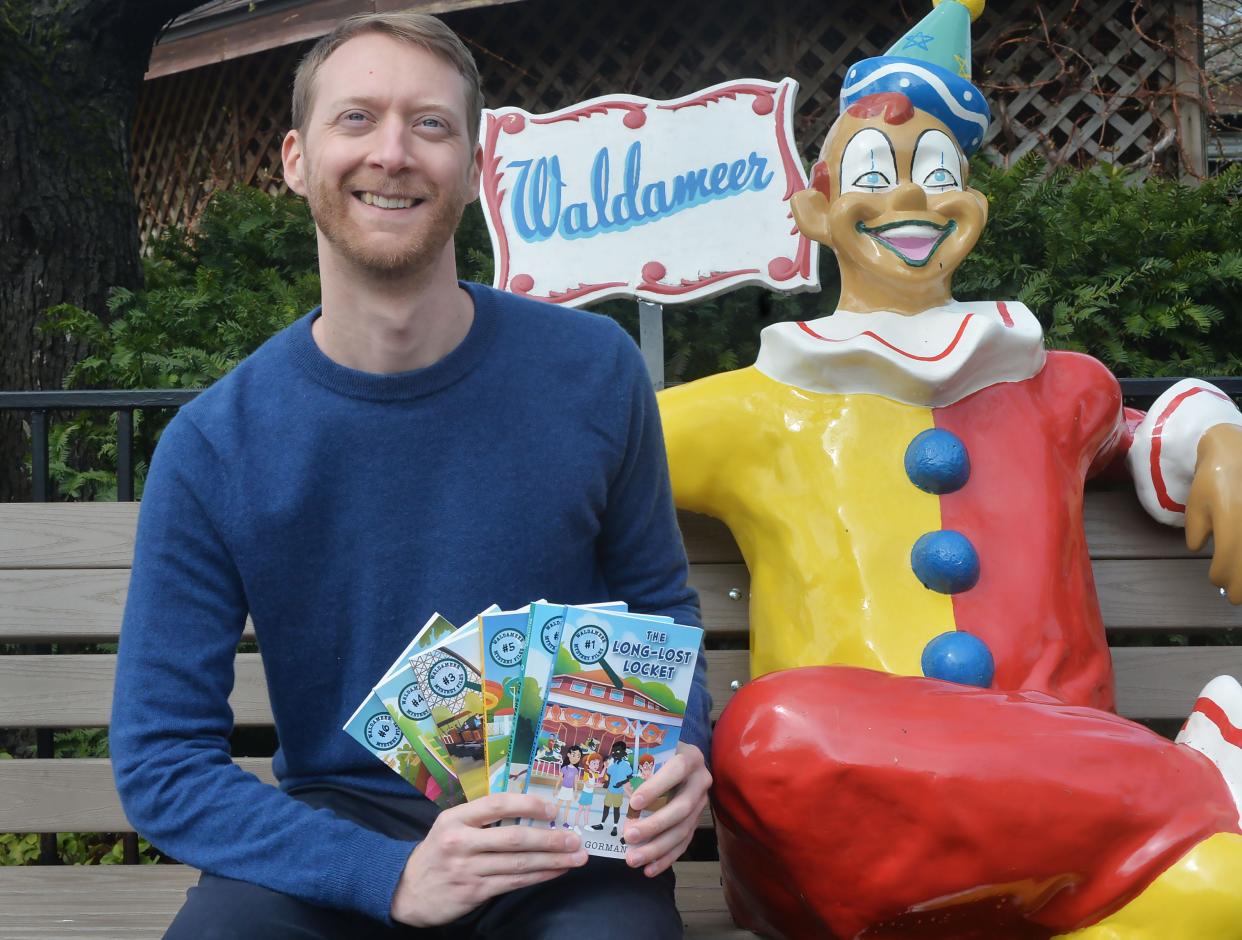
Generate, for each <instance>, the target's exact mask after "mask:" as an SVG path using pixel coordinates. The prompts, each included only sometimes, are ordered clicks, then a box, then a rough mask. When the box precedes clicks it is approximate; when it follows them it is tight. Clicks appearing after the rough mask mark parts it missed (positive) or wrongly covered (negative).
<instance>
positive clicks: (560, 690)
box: [526, 607, 703, 858]
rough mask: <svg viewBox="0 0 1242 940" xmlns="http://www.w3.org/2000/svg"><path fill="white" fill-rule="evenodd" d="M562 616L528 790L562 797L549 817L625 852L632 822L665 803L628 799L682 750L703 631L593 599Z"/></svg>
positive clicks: (598, 850) (597, 850) (596, 845)
mask: <svg viewBox="0 0 1242 940" xmlns="http://www.w3.org/2000/svg"><path fill="white" fill-rule="evenodd" d="M563 616H564V623H563V625H562V627H561V640H560V644H559V646H558V648H557V652H556V657H555V660H554V664H553V669H552V675H551V677H550V679H549V681H548V685H547V694H546V696H545V704H544V709H543V715H542V718H541V720H540V723H539V730H538V735H539V746H538V749H537V752H536V754H535V755H534V757H533V758H532V760H531V763H530V768H529V772H528V775H527V785H526V792H527V793H533V794H536V795H539V796H542V797H544V798H545V799H549V800H552V801H554V802H555V803H556V805H557V807H558V813H557V816H556V818H555V819H554V820H553V821H552V822H551V824H550V825H552V826H561V827H563V828H566V829H573V830H575V831H577V832H579V833H581V834H582V836H583V847H584V848H586V850H587V852H588V853H590V854H592V855H600V856H604V857H611V858H619V857H622V856H624V854H625V827H626V825H627V824H629V823H632V822H634V821H636V820H638V819H639V818H641V817H642V816H645V815H648V814H649V813H650V812H651V811H652V810H655V809H658V808H659V807H660V805H662V803H660V802H657V803H656V804H655V805H653V806H650V807H648V808H647V809H645V810H643V811H642V812H641V813H639V812H637V811H634V810H632V809H630V808H629V799H630V797H631V796H632V795H633V793H634V790H635V789H636V788H638V787H639V786H641V785H642V783H643V781H645V780H647V779H649V778H650V777H651V775H652V774H653V773H655V772H656V771H658V770H659V769H660V768H661V767H662V766H664V764H665V762H666V761H667V760H668V759H669V758H670V757H672V756H673V754H674V753H676V749H677V741H678V739H679V738H680V735H681V725H682V722H683V720H684V719H685V714H686V702H687V700H688V699H689V696H690V686H691V684H692V682H693V679H694V665H695V661H696V660H697V658H698V654H699V646H700V644H701V642H702V638H703V631H702V630H701V629H699V628H698V627H690V626H683V625H681V624H676V623H672V622H671V621H670V620H669V619H668V618H653V617H644V616H638V615H633V614H623V613H617V612H613V611H605V610H591V609H589V608H584V607H567V608H566V609H565V612H564V615H563ZM558 753H559V757H557V756H556V755H557V754H558ZM531 824H532V825H542V823H541V822H533V821H532V823H531Z"/></svg>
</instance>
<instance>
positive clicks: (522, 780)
mask: <svg viewBox="0 0 1242 940" xmlns="http://www.w3.org/2000/svg"><path fill="white" fill-rule="evenodd" d="M588 606H590V607H592V608H598V609H600V610H615V611H620V612H624V611H626V610H628V607H627V605H626V604H625V602H624V601H615V602H609V603H604V604H594V605H588ZM564 623H565V605H564V604H549V603H547V602H545V601H536V602H535V603H533V604H531V605H530V617H529V622H528V626H527V627H526V635H527V637H529V638H530V641H529V642H528V643H527V644H526V648H525V650H524V651H523V657H522V668H521V672H520V675H521V682H520V684H519V685H518V687H517V691H518V696H517V708H516V714H515V718H514V722H513V732H512V734H511V736H510V739H509V760H508V770H507V772H506V774H505V777H506V789H508V790H509V791H511V792H513V793H524V792H525V790H526V774H527V770H528V768H529V766H530V759H531V754H532V753H533V752H534V750H535V742H536V734H535V732H536V730H537V729H538V727H539V719H540V717H541V716H542V715H543V697H544V695H545V694H546V693H547V690H548V677H549V676H550V675H552V663H553V661H554V660H555V659H556V651H557V649H558V648H559V647H560V644H561V627H562V625H563V624H564ZM558 759H559V757H558Z"/></svg>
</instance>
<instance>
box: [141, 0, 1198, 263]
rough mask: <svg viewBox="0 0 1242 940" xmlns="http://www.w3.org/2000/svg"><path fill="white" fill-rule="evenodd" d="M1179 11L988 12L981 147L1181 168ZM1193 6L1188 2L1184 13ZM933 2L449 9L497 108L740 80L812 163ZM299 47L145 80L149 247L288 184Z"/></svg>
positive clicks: (1166, 5) (978, 36)
mask: <svg viewBox="0 0 1242 940" xmlns="http://www.w3.org/2000/svg"><path fill="white" fill-rule="evenodd" d="M1177 4H1178V0H1043V2H1036V3H1032V2H1030V0H989V3H988V8H987V11H986V12H985V14H984V18H983V19H982V20H981V21H980V23H978V24H977V25H976V30H975V44H974V60H975V61H974V75H975V81H976V82H977V83H978V84H979V85H980V86H981V87H982V88H983V89H984V91H985V93H986V94H987V95H988V98H989V101H990V102H991V104H992V109H993V123H992V127H991V130H990V131H989V134H988V137H987V139H986V141H985V150H986V151H987V152H989V153H990V154H991V155H992V156H993V157H994V158H995V159H1013V158H1015V157H1017V156H1020V155H1022V154H1024V153H1026V152H1028V151H1030V150H1038V151H1040V152H1041V153H1043V154H1044V156H1045V157H1046V158H1047V159H1048V160H1049V162H1051V163H1054V164H1062V163H1072V164H1083V163H1088V162H1090V161H1092V160H1097V159H1102V160H1107V161H1109V162H1113V163H1126V164H1135V165H1140V164H1146V163H1147V162H1153V161H1152V157H1153V151H1157V153H1156V158H1155V160H1154V163H1155V165H1156V166H1158V167H1159V168H1160V169H1162V170H1163V171H1165V172H1176V169H1177V162H1178V157H1179V155H1182V154H1183V150H1182V148H1181V146H1180V142H1179V141H1177V139H1176V136H1175V135H1176V132H1177V129H1178V123H1177V119H1176V114H1177V108H1178V107H1181V108H1188V107H1196V106H1197V105H1198V101H1197V97H1196V96H1194V95H1190V96H1187V97H1183V98H1180V99H1179V98H1178V97H1177V96H1176V95H1175V94H1174V88H1175V83H1176V80H1177V76H1176V72H1177V60H1176V58H1175V55H1174V52H1173V37H1174V28H1173V11H1174V7H1175V5H1177ZM1183 5H1184V4H1183ZM929 8H930V4H928V3H924V2H923V0H876V2H874V3H871V4H861V5H860V4H837V3H825V2H823V0H781V2H776V3H773V2H771V0H732V2H723V3H722V2H720V0H676V2H670V0H631V2H627V3H619V2H615V0H614V2H595V3H580V2H576V0H523V2H520V3H510V4H502V5H499V6H492V7H487V8H483V9H479V10H473V11H465V12H460V13H455V14H450V15H447V16H446V17H445V19H446V21H447V22H448V23H449V24H450V25H451V26H452V27H453V28H454V29H456V30H457V31H458V32H459V33H460V34H461V35H462V36H463V38H464V39H465V40H466V42H467V43H468V44H469V45H470V47H471V49H472V50H473V52H474V54H475V58H476V59H477V60H478V63H479V68H480V71H481V72H482V74H483V82H484V91H485V94H486V97H487V102H488V104H489V105H493V106H501V105H518V106H520V107H523V108H526V109H528V110H530V111H536V112H539V111H550V110H554V109H556V108H560V107H564V106H566V105H569V104H572V103H574V102H576V101H581V100H582V99H584V98H590V97H593V96H596V95H603V94H609V93H615V92H630V93H633V94H637V95H644V96H648V97H653V98H672V97H676V96H678V95H684V94H687V93H688V92H691V91H694V90H697V89H699V88H703V87H705V86H707V85H711V84H714V83H717V82H722V81H726V80H729V79H734V78H743V77H745V78H750V77H753V78H770V79H777V78H780V77H782V76H784V75H791V76H793V77H794V78H796V79H797V80H798V82H799V84H800V85H801V91H800V93H799V98H798V110H797V112H796V115H795V132H796V134H797V137H798V140H799V142H800V144H801V149H802V152H803V155H804V157H806V158H807V160H808V161H810V160H812V159H813V158H814V155H815V153H816V152H817V150H818V148H819V145H820V143H821V142H822V140H823V138H824V134H825V133H826V132H827V130H828V127H829V125H831V123H832V121H833V120H834V118H835V117H836V114H837V107H838V105H837V96H838V93H839V91H840V88H841V82H842V79H843V78H844V75H845V71H846V69H847V67H848V66H849V65H850V64H851V63H853V62H855V61H857V60H858V59H861V58H864V57H866V56H870V55H878V54H880V53H882V52H883V51H884V50H885V49H887V48H888V47H889V45H891V44H892V43H893V42H894V41H896V39H897V38H899V37H900V35H901V34H902V33H903V32H904V31H905V30H906V29H908V28H909V27H910V25H912V24H913V23H914V22H915V21H916V20H917V19H918V18H919V17H921V16H922V15H923V14H924V13H925V12H926V11H927V9H929ZM305 48H306V46H305V44H301V45H296V46H288V47H285V48H283V49H276V50H272V51H271V52H266V53H260V54H257V55H252V56H246V57H244V58H241V59H237V60H234V61H231V62H225V63H223V64H220V65H214V66H209V67H206V68H202V69H197V70H195V71H192V72H186V73H181V74H178V75H173V76H170V77H168V78H161V79H157V80H154V81H151V82H148V83H147V86H146V89H145V91H144V95H143V97H142V101H141V105H140V110H139V114H138V120H137V122H136V125H135V132H134V176H135V187H136V191H137V193H138V199H139V205H140V207H141V212H142V220H143V221H142V235H143V238H144V241H145V240H146V239H147V238H148V237H149V236H150V235H151V234H152V233H153V232H155V231H158V230H160V229H162V228H164V227H165V226H168V225H172V224H189V223H192V222H193V220H194V218H195V217H196V215H197V213H198V212H199V211H200V210H201V207H202V205H203V203H204V201H205V199H206V198H207V196H208V195H209V194H210V193H211V192H212V191H213V189H214V188H215V187H217V186H219V185H222V184H227V183H231V182H234V181H240V182H243V183H250V184H257V185H261V186H263V187H264V188H266V189H268V190H278V189H281V188H283V184H282V182H281V180H280V142H281V138H282V137H283V135H284V131H285V129H286V128H287V127H288V123H289V88H290V85H291V82H292V72H293V69H294V67H295V65H296V63H297V59H298V57H299V56H300V54H301V53H302V52H303V51H305Z"/></svg>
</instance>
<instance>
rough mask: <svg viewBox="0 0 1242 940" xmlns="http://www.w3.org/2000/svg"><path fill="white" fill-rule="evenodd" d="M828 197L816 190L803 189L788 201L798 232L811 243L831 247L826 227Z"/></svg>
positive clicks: (830, 231) (830, 233) (830, 237)
mask: <svg viewBox="0 0 1242 940" xmlns="http://www.w3.org/2000/svg"><path fill="white" fill-rule="evenodd" d="M828 205H829V203H828V197H827V196H825V195H824V194H823V193H822V192H820V191H819V190H818V189H804V190H802V192H798V193H794V194H793V196H792V197H791V198H790V200H789V208H790V209H792V210H793V217H794V222H796V223H797V225H798V231H799V232H801V233H802V234H803V235H805V236H806V237H807V238H809V239H811V240H812V241H817V242H819V243H820V244H821V245H825V246H827V247H829V248H831V247H832V230H831V228H830V227H829V225H828Z"/></svg>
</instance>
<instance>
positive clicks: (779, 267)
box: [768, 258, 798, 281]
mask: <svg viewBox="0 0 1242 940" xmlns="http://www.w3.org/2000/svg"><path fill="white" fill-rule="evenodd" d="M797 270H798V266H797V265H796V264H795V263H794V260H793V258H773V259H772V260H771V261H769V262H768V277H770V278H772V279H773V280H776V281H787V280H789V279H790V278H791V277H793V276H794V274H795V273H797Z"/></svg>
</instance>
